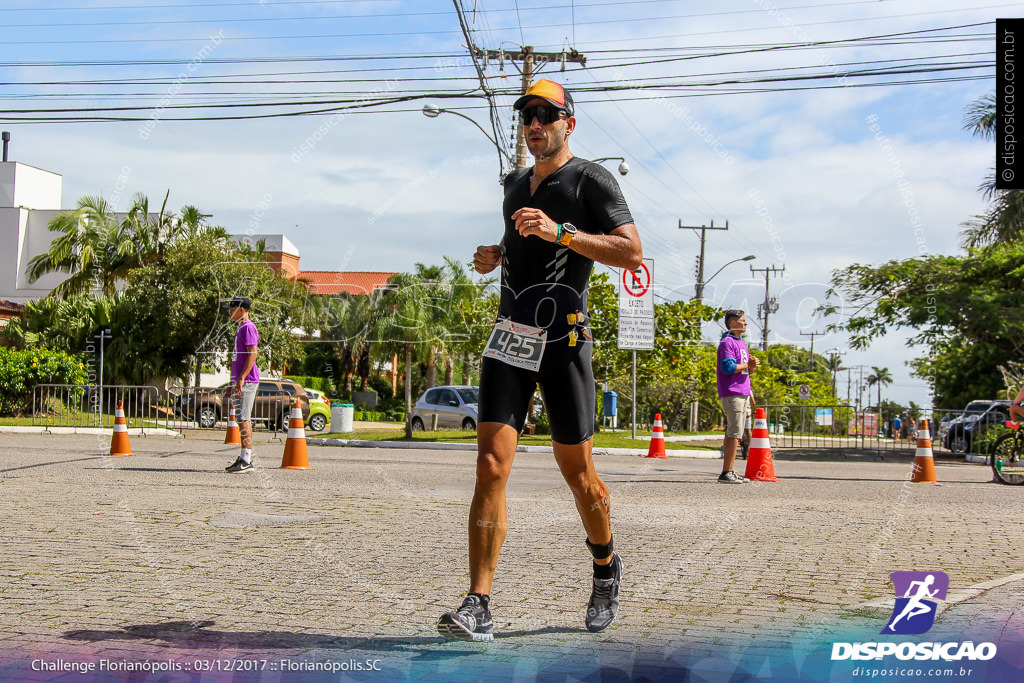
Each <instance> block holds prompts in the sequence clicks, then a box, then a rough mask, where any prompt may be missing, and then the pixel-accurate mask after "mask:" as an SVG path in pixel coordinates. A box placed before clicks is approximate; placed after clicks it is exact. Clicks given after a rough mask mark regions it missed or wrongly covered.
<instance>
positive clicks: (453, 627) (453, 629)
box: [437, 595, 494, 642]
mask: <svg viewBox="0 0 1024 683" xmlns="http://www.w3.org/2000/svg"><path fill="white" fill-rule="evenodd" d="M437 632H438V633H440V634H441V635H442V636H444V637H445V638H454V639H456V640H467V641H473V642H490V641H492V640H494V620H493V619H491V610H489V609H488V608H487V605H485V604H483V602H481V600H480V597H479V596H476V595H467V596H466V599H465V600H463V601H462V606H461V607H459V609H458V611H457V612H445V613H444V614H442V615H441V618H440V619H438V620H437Z"/></svg>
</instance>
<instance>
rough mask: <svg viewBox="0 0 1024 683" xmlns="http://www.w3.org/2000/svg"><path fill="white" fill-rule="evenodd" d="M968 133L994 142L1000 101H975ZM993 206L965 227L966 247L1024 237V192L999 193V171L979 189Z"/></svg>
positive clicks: (969, 112)
mask: <svg viewBox="0 0 1024 683" xmlns="http://www.w3.org/2000/svg"><path fill="white" fill-rule="evenodd" d="M964 129H966V130H968V131H970V132H971V134H972V135H975V136H977V137H982V138H986V139H988V140H992V139H994V138H995V135H996V98H995V95H994V94H988V95H984V96H983V97H981V98H979V99H978V100H976V101H974V102H973V103H972V104H971V105H970V106H969V107H968V108H967V112H966V113H965V114H964ZM978 189H979V190H981V192H982V194H983V196H984V197H985V199H986V200H990V201H991V202H992V203H991V205H990V206H989V208H988V210H987V211H986V212H985V213H984V214H981V215H980V216H975V217H974V218H973V219H972V220H970V221H968V222H966V223H964V224H963V228H964V231H963V233H962V235H963V239H962V243H963V246H965V247H979V246H986V245H989V244H995V243H997V242H1007V241H1011V240H1015V239H1019V238H1020V237H1022V236H1024V191H1021V190H999V189H996V175H995V170H993V171H992V172H991V173H989V174H988V175H987V176H986V177H985V181H984V182H983V183H982V184H981V186H980V187H979V188H978Z"/></svg>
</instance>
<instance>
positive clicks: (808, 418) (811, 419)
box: [758, 404, 917, 452]
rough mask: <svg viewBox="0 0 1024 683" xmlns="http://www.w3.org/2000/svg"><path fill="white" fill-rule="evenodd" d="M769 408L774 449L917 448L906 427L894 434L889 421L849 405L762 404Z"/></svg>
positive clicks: (761, 406)
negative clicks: (880, 420) (880, 421)
mask: <svg viewBox="0 0 1024 683" xmlns="http://www.w3.org/2000/svg"><path fill="white" fill-rule="evenodd" d="M758 408H764V409H765V415H766V417H767V421H768V432H769V434H770V437H771V444H772V448H834V449H840V450H842V449H851V450H874V451H880V452H881V451H903V450H912V449H915V448H916V447H917V441H916V435H915V434H913V433H912V432H911V430H909V429H908V428H907V427H906V425H901V428H900V430H899V431H898V433H894V429H893V427H894V425H893V423H892V421H891V420H888V419H886V421H884V422H883V423H882V424H879V420H878V415H877V414H876V413H869V412H864V411H861V412H857V411H856V410H855V409H854V408H852V407H850V406H845V405H803V404H798V405H760V404H759V405H758Z"/></svg>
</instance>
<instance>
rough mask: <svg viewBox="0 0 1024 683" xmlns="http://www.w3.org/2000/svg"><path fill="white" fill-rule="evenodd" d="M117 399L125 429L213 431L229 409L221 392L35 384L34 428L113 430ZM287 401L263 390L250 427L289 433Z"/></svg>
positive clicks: (220, 426)
mask: <svg viewBox="0 0 1024 683" xmlns="http://www.w3.org/2000/svg"><path fill="white" fill-rule="evenodd" d="M118 401H121V403H122V405H123V406H124V414H125V418H126V421H127V423H128V427H129V428H132V429H141V430H142V433H143V434H145V430H146V429H155V428H159V429H167V430H172V431H176V432H178V433H179V434H181V435H184V434H185V432H186V430H201V429H203V430H205V429H209V430H214V429H224V428H225V427H226V426H227V419H228V410H229V409H230V406H229V405H228V402H227V401H226V400H225V399H224V393H223V391H217V390H211V389H193V390H188V391H185V392H173V391H171V392H164V393H163V394H162V395H161V393H160V391H159V390H158V389H157V388H156V387H154V386H123V385H118V386H103V387H102V388H100V387H97V386H95V385H88V384H37V385H36V386H35V387H34V388H33V390H32V425H33V426H38V427H42V428H43V429H44V431H49V430H50V428H51V427H113V425H114V411H115V409H116V408H117V403H118ZM290 407H291V402H290V401H289V400H288V397H286V396H282V395H277V394H273V393H270V392H264V393H263V394H259V393H258V394H257V397H256V401H255V403H254V404H253V411H252V422H253V427H254V428H259V427H263V428H266V429H267V430H269V431H272V432H273V433H274V438H279V437H278V436H277V434H278V433H279V432H281V431H285V430H287V429H288V415H289V411H290Z"/></svg>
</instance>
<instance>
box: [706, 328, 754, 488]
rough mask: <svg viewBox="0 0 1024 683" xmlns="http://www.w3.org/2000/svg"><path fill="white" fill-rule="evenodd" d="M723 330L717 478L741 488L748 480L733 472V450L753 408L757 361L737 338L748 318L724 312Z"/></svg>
mask: <svg viewBox="0 0 1024 683" xmlns="http://www.w3.org/2000/svg"><path fill="white" fill-rule="evenodd" d="M725 329H727V330H728V332H726V333H725V334H723V335H722V340H721V341H720V342H718V362H717V364H716V365H717V371H718V372H717V375H718V397H719V399H720V400H721V401H722V412H724V413H725V419H726V427H725V441H724V442H723V444H722V452H723V455H724V457H725V460H724V462H723V463H722V474H721V476H719V477H718V481H719V483H722V484H742V483H744V482H746V481H747V479H745V478H743V477H740V476H738V475H737V474H736V473H735V472H734V471H733V469H732V468H733V465H734V464H735V462H736V446H737V445H738V444H739V441H740V439H741V438H742V437H743V430H744V429H745V428H746V426H747V416H748V415H749V414H750V411H751V410H753V408H754V397H753V395H752V392H751V391H750V373H752V372H753V371H754V370H756V369H757V366H758V364H759V362H760V361H758V360H757V358H755V357H754V356H751V355H750V350H749V349H748V348H747V345H746V344H745V343H744V342H743V340H742V339H741V338H740V337H741V336H742V335H743V333H744V332H746V331H747V317H746V316H745V315H744V314H743V311H739V310H731V311H726V312H725Z"/></svg>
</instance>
